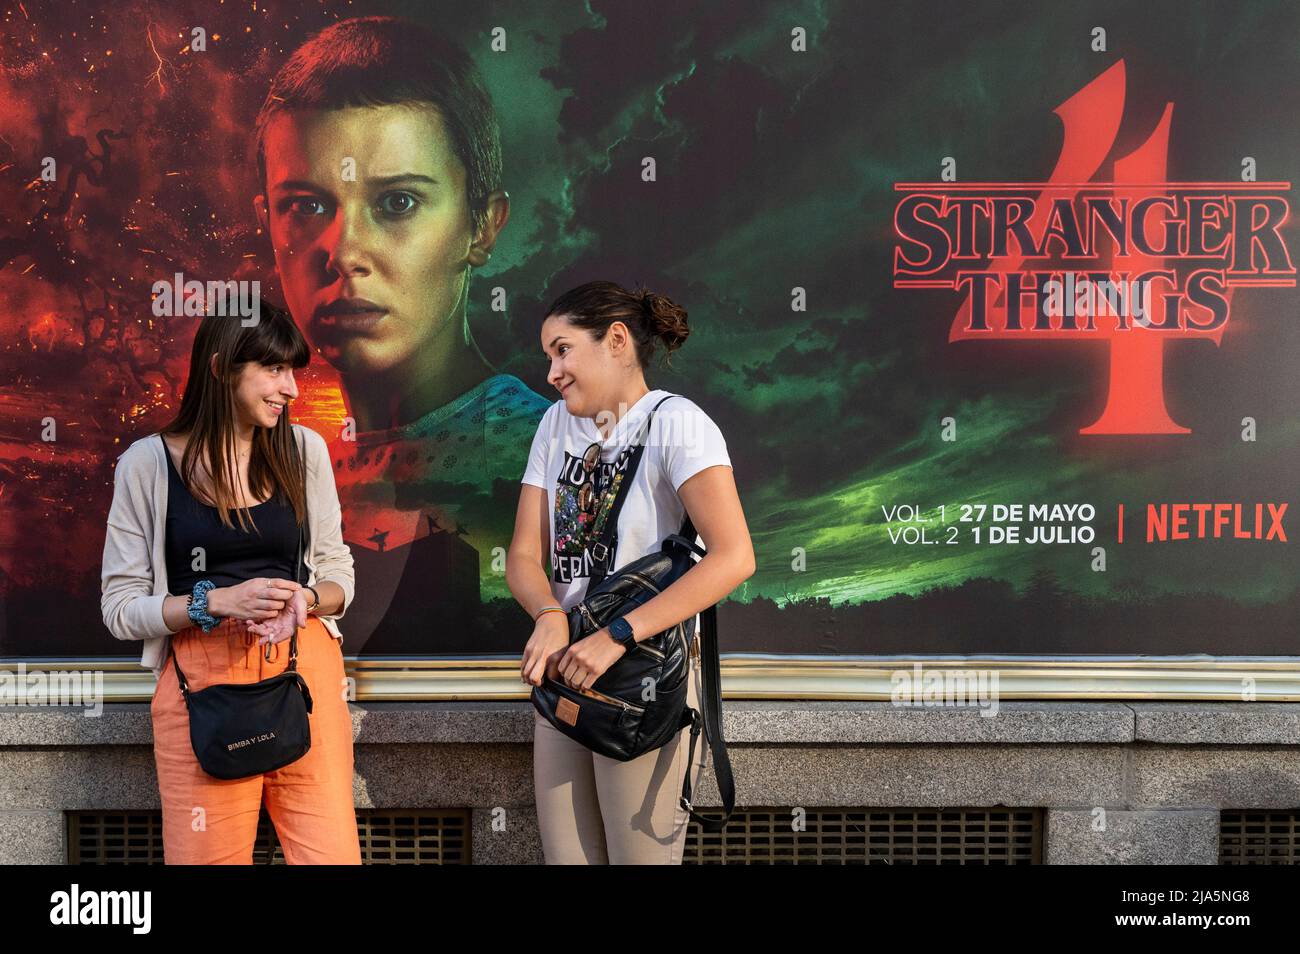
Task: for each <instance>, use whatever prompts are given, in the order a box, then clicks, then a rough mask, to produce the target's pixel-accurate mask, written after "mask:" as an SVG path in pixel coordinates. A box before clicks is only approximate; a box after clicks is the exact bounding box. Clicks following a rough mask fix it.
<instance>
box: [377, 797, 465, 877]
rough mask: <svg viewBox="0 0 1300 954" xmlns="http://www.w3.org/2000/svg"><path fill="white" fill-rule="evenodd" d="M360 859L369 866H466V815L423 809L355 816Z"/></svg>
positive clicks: (384, 811) (455, 811)
mask: <svg viewBox="0 0 1300 954" xmlns="http://www.w3.org/2000/svg"><path fill="white" fill-rule="evenodd" d="M357 816H358V817H357V827H358V828H359V829H360V832H361V859H362V860H363V861H364V862H365V863H366V864H370V865H467V864H469V825H470V816H469V812H468V811H464V810H461V809H436V808H434V809H427V810H424V811H411V812H394V811H390V810H388V809H385V810H383V811H375V810H371V811H368V812H366V813H364V814H362V813H361V812H358V813H357Z"/></svg>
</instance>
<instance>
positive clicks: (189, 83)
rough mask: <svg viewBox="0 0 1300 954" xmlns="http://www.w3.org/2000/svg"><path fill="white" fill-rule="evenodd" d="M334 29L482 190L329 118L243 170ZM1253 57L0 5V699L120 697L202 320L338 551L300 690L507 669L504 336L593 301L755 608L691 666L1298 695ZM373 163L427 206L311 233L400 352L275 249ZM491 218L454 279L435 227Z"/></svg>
mask: <svg viewBox="0 0 1300 954" xmlns="http://www.w3.org/2000/svg"><path fill="white" fill-rule="evenodd" d="M370 15H376V16H398V17H403V18H408V19H409V20H411V21H412V22H415V23H418V24H420V25H421V26H422V27H424V28H427V29H429V30H430V31H433V32H434V33H436V35H437V36H438V37H439V38H441V39H440V41H439V42H440V43H442V42H445V43H446V44H448V45H447V46H445V47H444V46H434V47H431V49H430V56H442V57H446V58H447V60H448V62H451V61H452V60H454V58H455V57H456V56H457V55H463V56H465V57H467V58H468V60H469V61H470V62H471V64H472V66H473V68H474V70H476V71H477V74H478V75H479V76H480V77H481V81H482V85H483V88H484V89H485V90H486V92H487V94H488V97H489V98H490V101H491V104H492V109H493V111H494V114H495V126H496V128H497V129H498V130H499V169H497V166H496V165H495V164H494V160H493V158H492V152H493V149H492V147H491V143H490V140H491V139H492V136H491V135H490V131H485V130H489V127H491V126H492V123H490V122H488V121H487V120H486V119H485V118H484V117H483V116H482V115H468V114H467V115H462V116H460V117H459V118H454V117H453V118H452V119H451V120H449V121H444V122H442V123H440V124H433V125H432V126H427V127H420V128H419V129H418V130H417V131H416V132H415V133H411V134H410V135H412V136H414V137H415V138H414V139H411V138H409V137H408V138H403V135H399V134H394V133H393V131H392V130H391V129H386V128H384V127H381V126H375V127H374V128H368V127H367V126H366V125H365V123H366V119H365V110H364V109H357V110H352V111H350V112H349V114H348V116H347V117H346V118H340V119H339V120H338V122H335V123H324V124H318V125H316V126H313V127H311V128H310V130H308V132H307V133H303V134H301V135H289V134H287V133H285V132H284V131H283V130H280V131H278V132H277V131H275V130H274V129H270V128H268V129H267V130H266V132H267V133H268V136H267V137H266V138H265V142H262V143H261V145H262V146H263V149H262V150H261V152H262V157H261V161H260V162H259V139H260V138H262V137H260V136H259V126H258V116H259V112H260V111H262V109H263V107H264V104H265V103H266V101H267V97H268V92H269V90H270V84H271V81H272V78H273V77H274V76H275V75H276V73H277V71H279V70H280V68H281V67H282V66H283V65H284V64H285V62H286V61H287V60H288V59H289V58H290V57H291V56H292V54H293V52H294V50H295V49H296V48H297V47H298V46H300V45H301V44H302V43H303V42H304V41H305V40H306V39H308V38H309V37H310V36H312V35H313V34H315V33H316V32H317V31H319V30H322V29H324V28H326V27H328V26H330V25H331V24H334V23H337V22H339V21H340V20H344V19H346V18H348V17H354V16H370ZM1298 31H1300V7H1298V6H1297V5H1296V4H1294V3H1289V2H1277V3H1268V2H1261V3H1252V4H1241V5H1238V4H1216V3H1195V2H1189V3H1142V4H1132V3H1089V4H1034V3H1010V2H1006V3H1000V2H986V3H972V4H964V3H939V2H917V3H883V2H868V3H853V2H790V3H775V2H774V3H763V2H753V3H745V4H725V5H723V4H719V5H709V4H704V5H701V4H678V3H660V4H635V3H623V2H594V0H593V2H590V3H586V4H583V3H571V2H567V0H564V2H560V0H530V2H526V3H525V2H487V3H475V4H423V3H409V4H400V3H388V4H378V3H377V4H364V3H352V4H329V3H324V4H301V3H288V2H279V0H256V2H253V0H246V2H239V3H224V4H221V3H203V2H190V0H180V2H175V3H169V4H156V3H143V2H123V3H86V2H79V3H58V4H54V3H42V2H39V0H23V2H22V3H15V4H12V5H11V6H8V7H6V8H5V12H4V16H3V19H2V20H0V342H2V346H0V365H2V367H3V371H2V372H0V656H4V657H11V658H21V657H42V658H48V657H56V658H60V657H67V658H84V657H100V656H121V657H122V658H124V659H130V658H138V655H139V646H138V645H135V644H131V643H127V642H121V641H118V640H115V639H114V638H113V637H112V635H111V634H110V633H109V632H108V630H107V629H106V627H105V626H104V624H103V621H102V619H101V616H100V605H99V595H100V561H101V556H102V552H103V544H104V536H105V519H106V515H107V513H108V508H109V503H110V501H111V499H112V494H113V473H114V465H115V462H116V460H117V458H118V456H119V455H120V454H121V453H122V452H123V451H124V450H125V449H126V448H127V447H128V446H129V445H130V444H131V443H132V442H133V441H136V440H138V439H140V438H142V437H145V436H147V435H150V434H152V433H154V432H156V431H157V430H158V429H159V428H160V427H161V426H162V425H163V424H165V423H166V422H167V421H168V420H170V419H171V417H172V416H173V415H174V414H175V412H176V408H177V407H178V405H179V401H180V397H181V388H182V386H183V384H184V382H185V380H186V375H187V370H188V362H189V356H190V348H191V345H192V342H193V339H194V333H195V330H196V328H197V326H198V323H199V321H200V319H201V316H202V314H203V313H204V311H203V309H205V308H207V307H209V306H210V305H211V295H210V294H209V289H210V288H212V287H214V286H217V285H220V286H221V287H224V288H226V289H229V290H231V294H230V295H229V296H227V299H226V301H227V304H229V305H231V306H232V308H233V309H235V310H234V311H233V312H232V314H234V315H236V317H232V320H239V318H238V317H237V316H238V315H243V314H246V312H244V311H238V310H237V309H238V308H242V307H244V306H248V307H249V308H250V309H251V307H252V303H253V302H254V301H256V302H258V305H257V307H259V308H262V309H272V308H279V309H283V310H287V311H288V312H289V313H290V315H291V316H292V318H293V319H294V321H295V322H296V323H297V324H298V325H299V327H300V328H301V329H302V331H303V333H304V334H305V335H306V337H307V339H308V341H309V342H310V343H311V345H312V348H313V355H312V360H311V363H310V365H309V366H308V368H306V369H305V370H304V371H302V372H301V373H299V374H298V383H299V387H300V391H301V393H300V396H299V398H298V400H297V401H295V402H294V404H293V406H292V408H291V414H292V420H293V421H295V422H297V423H300V424H304V425H306V426H308V427H310V428H312V429H314V430H316V431H317V432H318V433H319V434H320V435H321V436H322V437H323V438H325V440H326V442H327V444H328V446H329V449H330V456H331V460H332V463H333V467H334V476H335V480H336V484H337V486H338V491H339V496H340V500H341V503H342V507H343V524H344V537H345V539H346V541H347V543H348V546H349V548H350V549H351V551H352V554H353V557H354V561H355V570H356V590H357V596H356V599H355V603H354V605H352V606H351V607H349V609H348V611H347V613H346V614H345V616H344V618H343V619H342V620H341V621H340V628H341V629H342V632H343V634H344V640H345V641H344V651H345V652H346V653H347V654H348V655H350V656H358V657H392V656H395V657H410V658H415V659H420V658H433V659H436V658H440V657H463V656H478V655H483V656H497V657H502V656H517V655H518V654H519V652H520V651H521V649H522V647H523V644H524V642H525V640H526V639H527V636H528V632H529V620H528V617H527V616H526V615H525V614H524V613H523V611H522V610H521V609H520V608H519V607H518V606H517V604H516V603H515V602H514V600H513V599H512V598H511V595H510V592H509V590H508V588H507V586H506V580H505V572H504V570H505V552H506V549H507V548H508V546H509V544H510V538H511V532H512V529H513V522H514V516H515V508H516V505H517V502H518V499H519V488H520V476H521V474H522V473H523V469H524V465H525V462H526V458H527V454H528V449H529V446H530V442H531V439H532V435H533V433H534V431H535V429H536V426H537V422H538V421H539V420H540V418H541V415H542V414H543V413H544V412H545V410H546V409H547V407H549V406H550V405H551V404H552V403H554V402H555V401H556V400H557V397H558V395H557V394H556V392H555V389H554V388H553V387H551V385H549V384H548V382H547V379H546V378H547V370H548V360H547V358H546V357H545V356H544V355H543V353H542V348H541V343H540V341H539V328H540V322H541V320H542V318H543V317H545V309H546V308H547V305H548V304H549V303H550V302H551V301H553V300H554V299H555V298H556V297H558V296H559V295H560V294H562V293H563V292H565V291H567V290H568V289H570V288H573V287H575V286H577V285H580V284H582V283H584V282H587V281H591V280H596V279H608V280H612V281H616V282H619V283H620V284H623V285H625V286H627V287H629V288H632V287H636V286H645V287H648V288H650V289H652V290H654V291H657V292H659V293H661V294H664V295H668V296H670V297H672V299H673V300H674V301H677V302H679V303H680V304H682V305H683V306H684V307H685V308H686V309H687V310H688V312H689V322H690V328H691V334H690V339H689V342H688V343H687V344H686V345H685V346H684V347H683V349H682V350H681V351H680V352H679V353H677V354H675V355H674V356H673V361H672V366H671V367H655V368H654V369H653V371H652V373H651V374H650V375H649V376H648V383H649V385H650V386H651V387H652V388H654V387H661V388H665V389H667V390H670V391H674V392H677V393H681V394H684V395H686V396H688V397H690V398H691V399H692V400H693V401H695V402H697V403H698V404H699V405H700V407H701V408H703V409H704V410H705V411H706V412H707V413H708V414H709V415H710V417H712V419H713V420H714V421H716V422H717V424H718V426H719V428H720V429H721V431H722V433H723V434H724V435H725V437H726V441H727V451H728V453H729V455H730V458H731V460H732V462H733V465H734V473H735V479H736V483H737V486H738V488H739V491H740V496H741V500H742V502H743V504H744V508H745V514H746V519H747V521H748V524H749V528H750V531H751V533H752V537H753V541H754V548H755V552H756V556H757V570H756V572H755V573H754V575H753V576H752V577H751V578H750V579H749V580H748V581H747V582H746V583H745V584H743V585H742V586H741V587H740V588H739V589H737V590H736V591H735V592H734V593H733V594H732V595H731V596H730V597H729V598H728V599H727V600H726V601H724V602H723V603H722V604H721V606H720V608H719V627H720V633H721V640H722V643H721V648H722V651H723V652H724V653H777V654H792V655H830V656H836V655H891V654H917V653H919V654H927V653H935V654H975V655H979V654H1026V655H1037V656H1041V655H1063V656H1081V655H1092V654H1134V655H1178V654H1210V655H1230V656H1236V655H1300V653H1298V652H1297V645H1298V644H1297V623H1298V622H1300V561H1298V560H1297V555H1296V547H1295V544H1294V539H1295V535H1296V534H1297V533H1298V532H1300V526H1298V525H1297V520H1298V519H1300V514H1298V513H1297V501H1296V489H1297V474H1298V473H1300V471H1298V467H1297V465H1300V412H1298V409H1300V375H1297V373H1296V367H1295V363H1296V359H1297V355H1300V309H1298V308H1297V306H1298V305H1300V301H1298V299H1297V293H1296V255H1297V254H1300V241H1298V240H1297V229H1296V220H1295V218H1294V216H1293V215H1292V208H1291V207H1292V203H1293V201H1294V195H1293V183H1294V182H1295V181H1296V180H1297V178H1300V126H1297V123H1296V116H1297V115H1300V47H1297V45H1296V43H1295V37H1296V35H1297V32H1298ZM456 51H459V53H458V52H456ZM451 111H454V107H451V106H449V115H450V112H451ZM444 120H446V117H444ZM462 126H463V127H464V129H463V130H462V131H461V132H457V130H458V129H461V127H462ZM464 130H468V132H466V131H464ZM475 130H478V131H477V132H475ZM300 132H301V130H300ZM466 143H468V145H466ZM403 149H405V150H408V153H404V154H403V153H400V151H401V150H403ZM394 150H397V152H394ZM349 152H351V153H355V155H349V154H348V153H349ZM398 154H402V155H406V156H408V157H409V158H410V159H411V160H412V161H413V162H416V163H422V164H424V165H425V167H426V168H427V170H433V171H431V172H430V174H429V175H427V176H426V177H425V178H426V179H432V180H435V181H434V182H433V183H426V184H425V185H424V186H411V185H410V184H409V183H407V184H406V185H402V186H401V187H400V188H399V187H398V186H396V185H393V186H392V187H391V188H390V187H388V186H382V185H376V187H375V202H376V207H377V208H378V209H379V212H378V213H377V214H376V216H375V217H374V218H373V220H372V222H373V227H372V228H371V229H370V230H368V231H365V232H364V234H361V233H359V234H357V235H353V236H349V241H350V242H351V246H352V247H354V250H356V251H358V255H359V256H360V258H361V259H363V260H364V261H363V263H362V264H361V265H360V266H357V267H366V268H373V269H375V270H376V271H379V273H380V276H381V278H382V282H381V283H378V284H379V287H382V288H384V289H385V290H386V294H388V295H390V296H391V297H390V298H389V299H388V300H386V301H384V302H381V303H380V304H381V305H382V306H384V307H386V308H389V309H391V310H392V311H393V312H394V313H397V314H401V315H402V316H403V318H404V321H403V323H402V325H401V326H400V331H398V332H394V333H392V334H390V335H388V336H387V337H385V336H382V335H380V336H374V335H368V334H367V333H366V330H365V329H363V328H359V327H358V326H357V324H356V323H355V322H352V323H349V322H348V321H346V320H342V321H341V320H338V319H339V315H337V314H334V313H331V312H329V311H328V309H326V310H324V311H322V310H321V309H320V308H319V307H317V306H316V305H314V304H313V302H316V301H317V299H316V298H314V297H313V289H314V288H316V287H317V286H316V285H314V284H313V283H314V282H318V281H319V274H320V273H321V272H322V270H324V271H328V270H329V269H331V268H346V267H349V263H348V262H346V261H341V259H342V258H343V256H342V255H340V256H338V258H339V259H340V260H334V259H331V260H330V261H325V260H324V259H318V258H316V257H313V255H312V254H310V251H308V252H307V253H304V254H303V255H298V256H295V251H296V250H298V249H306V250H310V249H311V248H313V247H314V246H313V245H312V241H311V230H313V229H328V228H330V227H331V226H330V224H329V219H330V191H329V182H328V180H329V177H330V176H332V175H345V174H346V172H345V169H346V166H347V160H349V159H353V160H356V161H355V163H354V171H355V173H356V174H357V175H358V176H361V177H365V176H367V175H369V174H371V173H372V172H374V171H375V170H378V171H379V173H381V174H382V175H378V176H376V178H382V177H383V175H387V174H388V173H389V172H403V173H405V172H410V171H411V170H409V169H397V168H396V165H397V161H396V159H395V158H394V156H395V155H398ZM295 164H296V165H295ZM286 166H292V167H294V168H297V169H300V170H302V171H303V175H304V177H305V178H306V179H307V180H309V181H307V182H306V183H305V184H304V185H303V187H302V188H299V189H298V190H297V191H296V192H288V191H286V192H282V193H281V194H280V195H279V196H277V195H271V196H267V197H265V201H266V203H267V208H268V215H269V219H268V220H267V221H269V222H271V223H272V228H271V229H270V231H271V232H273V233H274V234H275V236H278V238H276V240H275V241H273V235H272V234H268V228H267V227H266V226H265V225H264V222H263V220H262V219H260V218H259V214H258V210H257V209H258V207H257V199H258V197H259V195H261V194H262V191H263V189H264V188H265V183H266V176H267V175H268V174H273V175H274V174H278V173H277V172H276V170H277V169H279V170H280V171H283V169H284V168H285V167H286ZM494 170H495V171H494ZM471 173H472V175H471ZM493 177H499V182H497V183H496V184H493V185H492V188H499V189H501V190H503V191H504V192H505V193H507V194H508V199H509V217H508V221H507V222H506V223H505V225H504V226H503V227H502V228H501V229H500V232H499V234H498V235H497V236H496V240H495V244H494V245H493V248H492V254H491V256H490V258H488V259H487V260H486V261H485V262H483V263H482V264H481V265H473V266H470V267H466V265H465V262H464V261H463V260H457V259H456V257H455V256H454V255H453V254H452V251H451V250H452V247H453V245H454V239H455V235H454V234H453V231H454V229H456V228H460V227H462V226H465V225H466V223H464V222H453V221H451V219H450V218H449V217H447V216H446V215H442V213H440V212H438V211H437V209H439V208H445V206H439V205H438V203H440V202H446V201H449V200H447V199H446V195H445V190H446V189H447V188H448V185H447V182H448V181H450V182H453V183H458V184H460V186H459V187H462V188H469V183H470V181H471V180H482V181H484V182H487V181H488V180H490V179H492V178H493ZM282 178H283V177H282ZM313 183H314V184H313ZM439 190H444V191H443V192H440V191H439ZM412 193H414V198H413V199H412V197H411V194H412ZM439 196H441V198H440V197H439ZM471 198H473V197H471ZM412 202H414V203H429V204H430V206H431V207H432V208H433V209H434V211H433V212H432V214H428V215H427V216H426V218H425V220H424V224H423V225H422V226H420V227H416V228H410V227H408V226H407V225H404V224H400V222H401V221H402V220H403V216H404V215H405V214H407V213H408V212H409V210H410V209H411V208H413V207H414V206H413V205H408V203H412ZM291 215H292V216H293V217H296V218H295V219H294V221H295V222H297V223H298V224H297V225H294V226H293V228H294V229H296V230H298V231H297V232H296V233H294V232H291V231H286V230H287V229H288V226H284V225H283V223H285V222H287V221H288V220H289V217H290V216H291ZM440 216H441V217H440ZM276 223H280V225H277V224H276ZM277 229H279V231H277ZM440 230H444V231H440ZM277 241H278V242H279V243H280V244H279V247H277V245H276V242H277ZM295 243H298V244H295ZM462 258H463V257H462Z"/></svg>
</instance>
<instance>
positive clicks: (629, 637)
mask: <svg viewBox="0 0 1300 954" xmlns="http://www.w3.org/2000/svg"><path fill="white" fill-rule="evenodd" d="M605 628H606V629H608V630H609V635H611V636H613V637H614V642H616V643H619V644H620V645H621V646H622V647H623V648H624V649H626V650H627V651H628V652H631V651H632V650H634V649H636V634H635V633H633V632H632V624H631V623H629V622H628V621H627V620H626V619H624V618H623V617H622V616H620V617H619V618H618V619H616V620H614V621H613V622H612V623H610V624H609V625H608V626H607V627H605Z"/></svg>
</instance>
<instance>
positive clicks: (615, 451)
mask: <svg viewBox="0 0 1300 954" xmlns="http://www.w3.org/2000/svg"><path fill="white" fill-rule="evenodd" d="M670 394H672V392H670V391H663V390H658V389H656V390H653V391H648V392H646V393H645V394H644V395H642V397H641V399H640V400H639V401H637V402H636V403H635V404H634V405H632V407H631V408H629V409H628V411H627V412H626V413H625V414H624V415H623V417H622V418H620V419H619V421H618V423H617V424H616V425H615V426H614V429H613V430H612V431H611V433H610V435H609V437H608V438H606V439H602V438H601V436H600V431H599V430H598V429H597V427H596V422H595V421H593V420H591V419H590V418H585V417H574V416H573V415H572V414H570V413H569V409H568V408H567V407H566V406H565V404H564V400H563V399H560V400H558V401H556V402H555V403H554V404H553V405H551V407H550V408H548V409H547V411H546V413H545V414H544V415H543V416H542V420H541V423H540V424H538V426H537V433H536V434H535V435H534V436H533V446H532V449H531V450H530V451H529V454H528V466H527V467H526V468H525V469H524V476H523V481H522V482H523V483H525V484H532V485H533V486H535V487H541V488H542V489H543V490H545V491H546V497H547V505H548V506H547V510H548V511H549V512H550V524H551V592H552V593H554V595H555V601H556V602H557V603H559V604H560V606H562V607H564V609H566V610H568V609H570V608H571V607H573V606H574V605H576V604H577V603H579V602H581V600H582V599H583V597H584V596H586V593H587V584H588V581H589V578H590V577H591V571H592V560H591V554H590V549H589V548H590V544H592V543H595V537H594V534H593V533H592V530H593V529H594V522H595V520H596V515H594V514H583V512H582V510H581V507H580V506H579V498H580V488H581V485H582V484H583V483H584V482H586V478H587V476H588V474H589V473H591V474H592V475H593V476H595V477H597V478H598V482H599V484H600V485H601V486H611V482H612V481H613V480H614V479H615V478H616V477H619V476H620V475H621V474H622V473H623V472H624V471H625V468H626V465H627V463H628V457H629V455H630V454H631V451H632V447H633V442H634V441H635V440H636V437H637V434H638V432H639V431H640V428H641V425H642V424H644V423H645V416H646V415H647V414H648V413H649V412H650V411H651V409H653V408H654V407H655V405H656V404H658V403H659V401H660V400H662V399H663V398H666V397H669V395H670ZM593 443H595V444H600V445H601V453H600V467H599V468H598V470H595V471H592V472H588V471H587V470H586V469H585V468H584V466H583V455H584V454H585V453H586V452H587V449H588V448H589V447H590V446H591V445H592V444H593ZM644 443H645V445H646V446H645V451H644V452H643V453H642V455H641V462H640V463H639V464H638V465H637V470H636V475H635V476H634V478H633V480H632V485H631V487H630V488H629V489H628V492H627V498H626V499H625V500H624V502H623V509H622V511H621V512H620V514H619V518H618V535H617V543H616V549H615V550H614V552H613V554H612V555H611V557H610V560H609V562H608V564H607V566H608V567H609V568H610V569H609V575H610V576H613V575H614V573H615V572H616V571H617V570H618V569H619V568H621V567H623V566H625V565H627V564H628V563H631V562H632V561H633V560H637V559H640V558H641V557H643V556H646V555H647V554H650V553H658V552H659V550H660V547H661V546H662V544H663V541H664V539H665V538H666V537H668V536H669V535H671V534H674V533H679V532H680V531H681V529H682V523H683V521H684V520H685V518H686V508H685V506H684V505H683V504H682V501H681V498H679V497H678V496H677V489H678V488H679V487H681V485H682V484H684V483H685V482H686V481H687V480H689V479H690V478H691V477H693V476H695V475H696V474H698V473H699V472H700V471H702V470H704V469H705V468H706V467H713V466H715V465H717V464H724V465H726V466H728V467H730V466H731V458H730V457H728V456H727V444H726V441H724V440H723V438H722V432H721V431H720V430H718V426H717V425H716V424H714V423H713V420H712V419H711V418H710V417H709V416H708V415H707V414H705V413H704V411H702V410H701V409H700V407H699V405H697V404H695V402H693V401H691V400H690V399H689V398H684V397H682V396H681V395H673V396H672V397H670V398H669V400H667V401H664V403H663V404H660V405H659V409H658V410H656V411H655V412H654V418H653V419H652V420H651V422H650V429H649V431H648V432H647V434H646V437H645V440H644ZM598 489H599V487H597V490H598ZM610 496H611V497H612V491H611V494H610ZM597 499H600V498H599V496H597ZM695 542H696V543H697V544H700V545H701V546H702V545H703V543H702V541H701V540H700V537H699V535H698V534H697V535H696V537H695ZM697 626H698V621H697ZM697 632H698V629H697Z"/></svg>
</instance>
